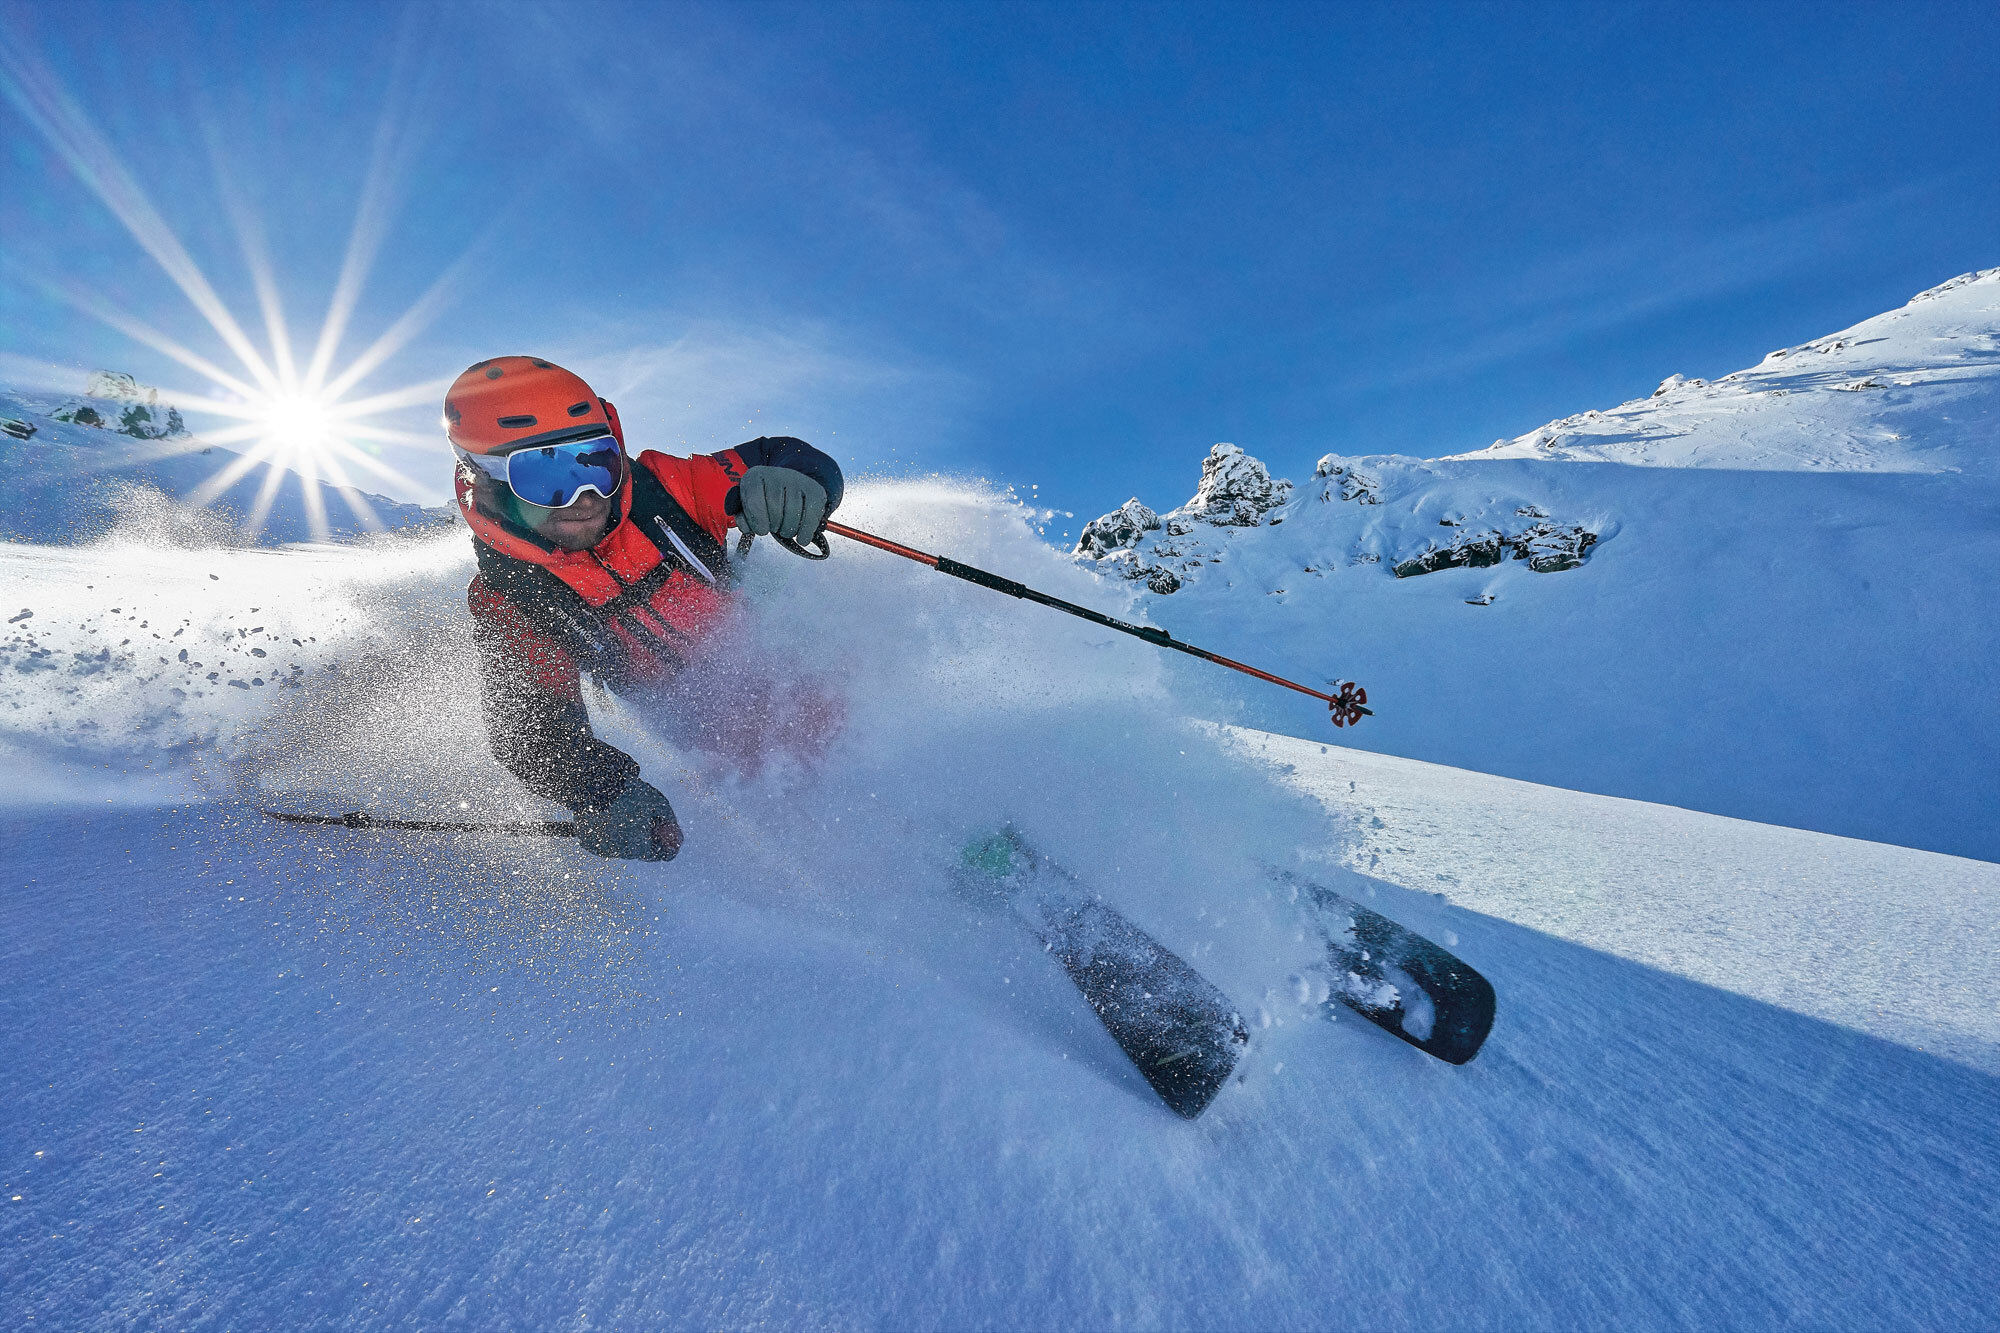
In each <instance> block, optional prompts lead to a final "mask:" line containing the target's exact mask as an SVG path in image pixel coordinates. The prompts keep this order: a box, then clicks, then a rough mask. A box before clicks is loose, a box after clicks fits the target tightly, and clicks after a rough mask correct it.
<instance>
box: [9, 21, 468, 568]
mask: <svg viewBox="0 0 2000 1333" xmlns="http://www.w3.org/2000/svg"><path fill="white" fill-rule="evenodd" d="M0 75H4V78H5V81H6V82H7V85H8V88H7V91H8V94H9V99H10V101H11V102H12V104H13V105H14V106H15V107H16V109H18V110H20V111H21V112H22V113H24V114H25V115H26V116H27V118H28V120H29V122H30V123H31V124H33V125H34V126H35V128H36V129H38V130H39V131H40V132H41V134H42V136H43V138H44V139H45V140H46V141H47V142H48V143H49V145H50V146H51V147H52V148H53V149H54V150H55V151H56V152H57V153H58V154H59V155H60V156H61V157H62V158H63V159H64V160H65V161H67V162H68V163H69V165H70V167H71V168H72V169H73V170H74V171H75V172H76V173H77V176H78V178H79V179H80V180H81V181H82V182H83V183H84V184H85V185H86V186H88V187H89V188H90V189H91V191H92V192H93V193H95V194H96V195H97V197H98V198H99V199H100V200H101V201H102V202H103V203H104V205H105V206H106V207H107V208H108V209H110V210H111V212H112V214H113V215H114V216H116V217H117V218H118V220H119V221H120V222H122V223H123V224H124V226H125V229H126V231H127V232H129V233H130V234H131V236H132V238H133V239H134V240H135V241H136V242H138V244H139V246H140V247H141V248H142V249H144V250H145V251H146V253H147V254H149V255H151V256H152V258H153V260H154V261H155V262H156V263H157V264H158V265H159V266H160V269H161V271H162V272H164V273H165V274H166V275H167V276H168V277H169V278H171V279H172V280H173V282H174V284H175V285H176V286H177V287H179V288H180V290H181V292H182V294H183V295H185V296H186V297H187V299H188V301H189V302H190V303H191V304H192V305H193V306H194V307H195V309H196V311H197V312H199V314H200V315H201V317H202V319H203V320H204V321H205V322H206V323H207V325H208V328H209V330H210V331H211V332H212V333H213V334H214V336H215V338H216V339H217V340H219V341H220V343H221V345H222V346H223V347H225V348H227V349H228V352H229V353H230V356H231V357H233V359H234V361H235V363H236V365H235V367H234V368H231V367H230V366H228V365H227V364H226V363H225V361H226V359H222V358H216V357H213V356H211V355H206V354H204V353H202V352H201V351H198V350H197V349H196V347H195V346H194V345H192V342H191V340H184V339H181V338H176V337H174V336H172V335H170V334H168V333H166V332H163V331H161V330H160V329H158V328H156V327H154V326H153V325H151V324H149V323H147V322H145V321H143V320H141V319H139V318H138V317H136V316H135V315H133V314H131V313H130V312H128V311H126V310H123V309H121V308H119V307H117V306H116V305H114V304H112V303H111V302H109V301H107V300H105V299H103V298H102V297H101V296H100V295H99V294H98V293H96V292H94V291H92V290H90V289H88V288H87V287H85V286H84V285H83V284H81V283H78V282H74V281H71V280H68V279H65V278H61V277H57V276H54V275H49V276H45V277H44V278H43V279H42V282H43V286H44V288H45V290H47V291H48V292H49V294H50V295H52V296H53V297H55V298H56V299H59V300H62V301H65V302H66V303H68V304H70V305H73V306H75V307H76V308H77V309H79V310H81V311H83V312H84V313H86V314H89V315H91V316H93V317H95V318H96V319H98V320H100V321H102V322H103V323H104V324H105V325H106V326H108V327H110V328H112V329H114V330H116V331H118V332H120V333H122V334H124V335H126V336H127V337H129V338H131V339H132V340H133V341H135V342H137V343H139V344H140V345H142V346H145V347H148V348H151V349H152V350H153V351H155V352H158V353H160V354H162V355H164V356H167V357H170V358H171V359H173V360H174V361H176V362H178V363H179V364H180V365H181V366H182V367H184V368H185V369H187V370H189V371H192V372H193V373H194V374H195V375H196V376H198V377H199V378H200V381H205V382H206V383H207V385H208V386H209V387H208V389H207V390H206V391H200V390H197V391H193V392H189V391H187V389H186V387H185V386H181V385H173V384H161V385H159V386H158V387H159V388H160V389H161V390H162V391H163V392H165V393H167V394H169V396H170V398H171V400H172V402H173V404H174V405H175V406H176V407H177V408H179V409H180V410H182V411H184V412H187V413H189V414H190V415H191V416H193V417H195V418H197V419H198V420H199V419H200V418H206V419H207V421H208V422H214V423H216V424H215V425H214V426H212V427H211V426H208V425H207V424H206V423H202V424H201V425H199V426H198V428H197V433H195V434H188V433H187V432H182V433H181V435H180V436H179V437H177V439H176V440H174V441H161V442H160V447H161V448H163V449H169V450H171V449H179V450H181V451H183V452H191V451H193V450H197V449H199V450H201V451H203V452H207V451H208V450H209V449H211V448H213V447H214V446H218V445H220V446H233V448H232V453H235V451H236V450H238V449H240V450H241V451H242V452H240V453H237V454H236V456H235V457H234V458H232V459H230V461H228V462H226V463H223V464H222V465H221V466H220V467H219V468H218V470H217V471H216V473H215V474H214V475H213V476H211V477H210V478H209V479H208V480H207V481H206V482H204V483H202V484H201V485H200V486H198V487H196V488H195V489H194V490H193V491H192V492H191V493H190V494H189V495H188V497H187V498H188V500H189V501H190V502H191V503H193V504H196V505H209V504H213V503H215V502H216V501H217V500H218V499H219V498H221V497H222V496H223V495H224V494H225V493H228V492H230V491H231V489H232V488H234V487H236V486H237V484H238V483H239V482H241V481H242V480H243V479H244V478H245V477H247V476H249V475H250V474H251V473H252V472H254V471H256V470H257V469H259V468H262V469H263V472H264V476H263V480H262V482H261V484H260V485H259V486H258V487H257V491H256V495H255V498H254V500H251V501H250V502H249V504H248V512H247V513H244V514H243V515H242V518H241V522H242V526H243V527H244V528H245V529H246V530H248V531H251V532H255V531H259V530H261V528H262V527H263V524H264V522H265V519H266V517H267V516H268V514H269V513H270V510H271V506H272V504H273V502H274V501H275V499H276V497H277V495H278V491H279V489H280V487H281V486H282V485H283V484H284V482H285V480H286V478H287V477H289V476H296V477H297V478H298V480H299V484H300V487H301V489H302V492H303V496H304V501H305V505H306V509H307V520H308V522H309V524H310V526H311V529H312V531H313V534H314V536H315V537H316V538H321V539H323V538H324V537H325V536H326V535H327V533H328V531H329V528H328V523H327V518H326V513H325V508H326V503H325V502H326V497H327V495H329V494H330V495H333V496H335V497H338V499H339V500H340V501H342V502H343V503H344V504H345V505H346V506H347V508H348V509H349V510H351V511H352V512H353V514H354V517H355V520H356V521H357V522H358V523H359V524H360V525H361V526H362V527H364V528H368V529H371V530H373V529H380V527H381V526H382V524H381V521H380V520H379V519H378V518H377V516H376V514H375V512H374V509H373V508H372V506H371V505H370V504H369V502H368V500H367V497H366V495H365V494H364V493H363V492H362V491H361V489H360V487H359V485H358V484H357V482H358V480H362V479H375V480H379V481H381V482H387V483H389V484H390V485H392V486H394V487H396V488H397V489H399V490H401V491H404V492H406V493H407V492H411V491H417V490H421V489H422V488H421V487H419V486H418V485H417V484H416V483H415V482H414V481H412V480H411V479H410V478H409V477H406V476H404V475H403V474H402V473H401V472H399V471H397V470H396V469H395V468H394V467H392V466H390V464H389V463H387V462H386V461H384V459H383V457H382V454H383V452H384V447H385V446H401V447H404V448H410V449H421V450H427V451H428V450H435V449H437V448H439V442H438V440H437V438H436V437H435V436H433V435H430V434H427V433H421V432H416V431H412V430H409V429H407V428H405V427H401V426H397V425H394V424H391V423H392V422H393V421H394V420H395V419H396V416H397V415H399V414H404V413H407V412H408V410H409V409H411V408H413V407H415V406H417V405H418V404H421V403H435V402H436V401H438V399H439V398H440V397H441V396H442V395H443V393H444V389H445V386H446V385H447V384H448V383H449V382H450V381H449V379H448V378H439V379H435V380H431V381H428V382H424V383H418V384H405V385H403V386H402V387H400V388H395V389H388V390H376V391H373V392H367V393H360V394H357V392H356V391H357V390H358V389H359V388H360V386H361V385H362V384H363V383H364V382H365V381H366V380H367V379H368V378H369V377H370V376H371V375H372V374H374V373H375V372H376V371H378V370H379V369H380V368H381V367H383V366H384V365H387V364H391V363H393V362H394V361H395V359H396V358H397V356H398V355H399V354H400V353H401V352H402V351H403V349H404V348H405V347H407V346H408V344H409V343H410V342H411V340H412V339H414V338H415V337H416V336H417V335H418V334H419V333H420V332H421V331H422V330H423V329H424V327H425V326H426V325H427V324H428V323H429V322H430V321H431V319H432V318H434V317H435V316H436V315H437V314H438V313H439V312H440V311H441V310H442V309H443V307H444V304H445V300H446V297H447V293H448V290H449V288H450V287H451V285H452V281H453V278H454V276H455V275H456V274H457V273H458V272H459V271H460V270H461V269H462V267H463V266H464V264H465V263H466V262H467V258H466V257H461V259H460V261H459V262H458V263H457V264H454V265H453V266H451V267H450V268H448V269H447V270H446V271H445V273H444V274H443V275H442V276H441V277H439V278H438V279H437V281H436V282H434V283H433V284H432V285H431V287H430V288H429V289H428V290H426V291H425V292H424V293H423V294H422V295H421V296H419V297H418V298H417V299H416V301H415V302H414V303H413V304H411V305H410V306H409V308H407V309H406V310H404V311H402V312H401V314H399V315H398V316H396V318H394V319H393V320H391V321H390V323H389V324H388V326H387V327H386V328H385V329H383V330H382V331H381V332H380V333H379V334H378V335H377V336H376V337H375V339H374V341H372V342H371V343H369V344H368V345H367V346H366V347H364V348H362V349H361V350H360V351H359V352H357V353H355V354H354V355H353V356H352V357H351V358H348V359H346V361H345V364H344V365H343V364H336V359H337V357H338V355H339V352H340V348H341V344H342V342H343V341H344V339H345V338H346V336H347V334H348V332H349V325H350V323H351V321H352V319H353V316H354V314H355V311H356V307H357V305H358V302H359V300H360V295H361V290H362V288H363V286H364V285H365V283H366V281H367V277H368V273H369V269H370V267H371V265H372V263H373V261H374V258H375V255H376V252H377V250H378V249H379V247H380V244H381V242H382V239H383V236H384V218H385V209H386V207H387V205H386V203H385V201H386V200H387V199H388V198H389V197H390V195H391V184H392V182H391V180H390V177H391V176H392V175H393V171H394V168H393V164H394V162H395V161H396V160H397V155H396V153H395V152H394V151H392V150H393V149H394V148H395V146H396V144H397V142H398V136H397V135H396V134H391V133H388V132H387V131H386V130H385V132H384V134H383V135H381V136H379V137H378V141H377V144H376V152H375V155H374V157H373V159H372V160H371V162H370V164H369V169H368V177H367V179H366V180H365V181H364V183H363V188H362V191H361V196H360V199H359V201H358V203H357V205H356V212H355V221H354V224H353V228H352V230H351V231H350V233H349V236H348V244H347V252H346V255H345V256H344V258H343V260H342V263H341V268H340V274H339V277H338V279H337V280H336V282H335V284H334V290H333V293H332V297H331V300H330V301H329V303H328V307H327V311H326V315H325V318H324V319H323V320H322V322H321V324H320V328H319V333H318V336H317V338H315V339H314V340H313V342H312V344H311V349H310V352H309V353H308V354H307V355H304V356H295V354H294V343H293V339H292V334H291V330H290V328H289V327H288V325H287V323H286V320H285V315H284V309H283V302H282V301H281V300H280V297H279V283H278V278H277V273H276V271H275V268H274V265H273V263H272V260H271V257H270V255H269V253H268V251H267V249H266V245H265V241H264V228H263V225H262V222H261V220H260V219H259V218H258V217H257V216H256V214H255V212H254V210H252V209H251V208H250V207H249V205H248V203H247V202H246V201H245V200H244V199H243V198H242V196H241V195H239V194H238V193H237V191H236V190H235V187H234V185H233V183H232V181H231V179H230V178H229V176H228V174H227V173H226V172H225V171H224V170H223V167H222V165H221V160H220V159H219V158H218V159H217V163H218V165H217V173H218V186H219V187H220V198H219V200H218V202H219V205H220V212H221V213H222V214H223V215H224V216H226V217H227V218H228V219H229V221H230V222H231V224H232V226H233V227H234V229H235V231H236V234H237V239H238V241H239V242H240V244H241V248H242V258H243V261H244V263H245V266H246V267H247V269H248V270H249V274H250V278H251V283H252V286H253V287H254V289H255V293H256V302H257V306H258V309H259V311H260V313H261V314H262V316H263V323H264V332H265V340H264V345H263V346H259V345H258V344H257V342H256V341H255V340H253V338H252V337H251V335H250V333H249V331H248V330H247V329H246V328H245V327H244V325H243V323H242V322H241V321H239V320H238V318H237V316H236V315H235V314H234V313H233V312H232V311H231V310H230V309H229V307H228V305H227V304H226V303H225V302H224V300H223V298H222V297H221V295H220V294H219V293H218V292H217V291H216V289H215V287H214V285H213V284H212V283H211V282H210V281H209V279H208V276H207V275H206V274H205V273H203V272H202V269H201V266H200V265H199V264H198V263H197V262H196V261H195V259H194V256H193V255H191V254H190V253H189V252H188V250H187V248H186V247H185V246H184V245H183V244H182V243H181V240H180V238H179V237H178V236H177V235H175V233H174V231H173V229H172V228H171V227H170V226H168V224H167V221H166V219H165V218H163V217H162V216H161V215H160V212H159V210H158V209H157V208H156V207H155V206H154V205H153V201H152V200H151V198H150V197H148V195H147V193H146V191H145V190H144V189H143V188H142V187H141V186H140V184H139V182H138V181H137V179H135V178H134V176H133V175H132V172H131V171H130V169H129V168H128V167H127V166H126V165H125V163H124V162H123V161H122V160H120V158H119V156H118V154H117V152H116V151H115V150H114V149H113V148H112V146H111V144H110V142H109V141H108V140H107V139H106V138H105V137H104V135H103V134H102V133H101V132H100V131H99V130H98V128H97V127H96V125H94V124H93V123H92V122H91V120H90V117H89V116H88V114H87V113H86V112H85V111H84V109H83V107H82V105H81V104H79V103H78V102H77V100H76V99H75V98H73V97H72V96H71V95H70V94H69V92H68V90H67V89H65V88H64V86H63V84H62V81H61V79H60V78H59V77H58V76H57V74H56V72H55V71H54V70H53V69H52V68H51V67H49V65H48V64H47V62H46V61H43V60H41V59H39V58H38V57H36V56H34V55H32V54H31V53H29V52H26V51H24V50H22V49H21V48H20V47H19V46H18V44H14V43H0ZM388 123H389V122H387V121H385V125H386V124H388ZM10 258H11V256H10ZM297 350H298V351H300V352H305V351H306V349H305V348H304V347H303V346H301V347H299V348H298V349H297ZM385 418H386V420H385ZM362 474H365V475H362Z"/></svg>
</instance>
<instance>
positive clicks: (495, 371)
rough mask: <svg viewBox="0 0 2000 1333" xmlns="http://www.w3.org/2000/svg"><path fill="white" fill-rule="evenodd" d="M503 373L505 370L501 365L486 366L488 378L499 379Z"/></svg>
mask: <svg viewBox="0 0 2000 1333" xmlns="http://www.w3.org/2000/svg"><path fill="white" fill-rule="evenodd" d="M502 373H503V372H502V371H501V369H500V367H498V366H488V367H487V368H486V378H487V379H489V380H497V379H499V378H500V376H501V374H502Z"/></svg>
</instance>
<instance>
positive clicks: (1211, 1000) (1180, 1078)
mask: <svg viewBox="0 0 2000 1333" xmlns="http://www.w3.org/2000/svg"><path fill="white" fill-rule="evenodd" d="M958 878H959V881H960V885H961V888H963V889H964V890H965V891H966V892H968V893H969V894H971V895H973V896H975V897H979V898H984V899H986V900H988V901H991V902H994V903H1004V904H1006V905H1007V906H1009V907H1011V909H1012V910H1013V911H1014V913H1015V914H1016V915H1018V916H1019V917H1020V918H1021V919H1022V920H1023V921H1025V922H1026V923H1027V925H1028V928H1029V929H1030V930H1032V931H1034V933H1035V935H1036V937H1037V938H1038V939H1040V940H1041V941H1042V944H1043V945H1044V946H1045V947H1046V948H1047V950H1048V951H1049V953H1051V954H1053V955H1054V956H1055V958H1056V960H1057V961H1058V962H1060V963H1061V964H1062V965H1063V968H1064V970H1065V971H1067V972H1068V973H1069V976H1070V980H1071V981H1074V982H1075V983H1076V988H1077V989H1078V990H1079V991H1081V992H1083V998H1084V999H1085V1000H1086V1001H1088V1002H1089V1004H1090V1007H1091V1008H1092V1009H1093V1010H1095V1011H1096V1013H1097V1016H1098V1018H1100V1019H1102V1020H1103V1022H1104V1027H1105V1030H1106V1031H1108V1032H1110V1034H1111V1036H1112V1039H1113V1040H1114V1041H1116V1042H1117V1043H1118V1046H1119V1048H1120V1049H1121V1050H1123V1051H1124V1052H1125V1054H1126V1055H1127V1056H1129V1057H1131V1060H1132V1063H1133V1064H1134V1065H1137V1066H1138V1068H1139V1072H1140V1073H1141V1074H1143V1075H1144V1076H1145V1078H1146V1082H1148V1083H1149V1084H1151V1085H1152V1087H1153V1091H1155V1092H1157V1093H1159V1094H1160V1098H1161V1100H1162V1101H1164V1102H1166V1104H1167V1105H1168V1106H1169V1107H1171V1108H1172V1109H1173V1110H1174V1111H1175V1112H1177V1113H1179V1114H1180V1115H1184V1116H1186V1117H1188V1118H1189V1119H1193V1118H1194V1117H1196V1116H1198V1115H1200V1114H1201V1113H1202V1112H1203V1111H1204V1110H1206V1109H1207V1108H1208V1104H1209V1103H1210V1102H1212V1101H1214V1100H1215V1094H1216V1093H1218V1092H1220V1091H1221V1090H1222V1085H1223V1084H1224V1083H1225V1082H1227V1081H1228V1079H1229V1074H1230V1071H1231V1070H1233V1069H1234V1068H1235V1067H1236V1057H1237V1056H1238V1055H1240V1054H1241V1053H1242V1051H1243V1047H1244V1046H1245V1045H1246V1044H1247V1043H1248V1042H1249V1040H1250V1033H1249V1030H1248V1029H1247V1028H1245V1027H1244V1024H1243V1019H1242V1017H1241V1015H1239V1014H1238V1013H1237V1012H1236V1008H1235V1006H1233V1005H1232V1004H1230V1002H1229V998H1228V997H1227V996H1225V995H1224V994H1223V993H1222V992H1221V991H1219V990H1217V989H1216V988H1215V987H1214V986H1213V985H1211V984H1209V982H1208V980H1207V978H1205V977H1203V976H1202V975H1201V974H1200V973H1199V972H1197V971H1195V970H1194V969H1193V968H1192V967H1189V966H1188V965H1187V963H1186V962H1185V961H1183V960H1182V959H1181V958H1180V956H1179V955H1177V954H1175V953H1174V952H1173V951H1172V950H1170V949H1168V948H1167V947H1166V946H1165V945H1163V944H1161V943H1160V942H1159V941H1158V940H1156V939H1154V938H1153V937H1152V936H1151V935H1148V934H1147V933H1146V932H1145V931H1143V930H1141V929H1140V928H1139V927H1138V926H1136V925H1134V924H1133V923H1132V922H1130V921H1128V920H1126V918H1125V917H1124V916H1123V915H1122V914H1121V913H1120V912H1119V911H1118V910H1117V909H1116V908H1114V907H1112V906H1111V905H1110V904H1108V903H1106V902H1105V901H1104V900H1103V899H1101V898H1099V897H1098V896H1097V895H1096V894H1094V893H1092V892H1091V891H1090V890H1089V889H1087V888H1085V887H1084V886H1083V885H1082V884H1080V883H1079V882H1078V881H1077V879H1076V877H1075V876H1074V875H1072V874H1070V873H1069V872H1068V871H1067V870H1064V869H1063V868H1062V867H1061V866H1059V865H1057V864H1056V863H1055V862H1053V861H1051V860H1049V858H1048V857H1046V856H1043V855H1042V854H1041V853H1040V852H1037V851H1035V850H1034V849H1033V848H1031V847H1029V846H1028V844H1027V843H1026V842H1024V841H1023V840H1022V839H1021V837H1020V835H1019V834H1017V833H1015V832H1014V831H1013V830H1012V829H1011V828H1009V829H1003V830H1001V831H1000V832H998V833H995V834H992V835H990V836H987V837H982V838H980V839H977V840H976V841H974V842H973V843H971V844H969V845H968V846H967V847H966V848H965V850H964V852H963V854H962V856H961V864H960V866H959V873H958Z"/></svg>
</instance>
